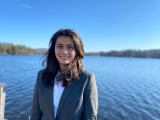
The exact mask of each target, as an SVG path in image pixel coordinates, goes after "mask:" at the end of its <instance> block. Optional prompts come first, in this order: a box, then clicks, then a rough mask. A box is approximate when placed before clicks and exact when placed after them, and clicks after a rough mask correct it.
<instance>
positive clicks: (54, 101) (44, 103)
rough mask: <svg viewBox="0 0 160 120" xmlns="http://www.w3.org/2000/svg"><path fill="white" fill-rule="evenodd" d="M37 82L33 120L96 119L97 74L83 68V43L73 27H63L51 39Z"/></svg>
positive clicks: (32, 113) (32, 112)
mask: <svg viewBox="0 0 160 120" xmlns="http://www.w3.org/2000/svg"><path fill="white" fill-rule="evenodd" d="M46 55H47V57H46V59H45V60H44V61H43V64H42V65H43V66H44V64H45V63H46V67H45V69H43V70H41V71H39V73H38V76H37V81H36V84H35V89H34V95H33V101H32V109H31V118H30V120H96V119H97V111H98V94H97V86H96V81H95V76H94V74H93V73H91V72H89V71H87V70H84V69H82V66H83V64H82V61H81V59H82V58H83V57H84V50H83V43H82V40H81V38H80V37H79V35H78V34H77V33H76V32H75V31H73V30H71V29H60V30H59V31H57V32H56V33H55V34H54V35H53V37H52V38H51V40H50V48H49V50H48V51H47V53H46Z"/></svg>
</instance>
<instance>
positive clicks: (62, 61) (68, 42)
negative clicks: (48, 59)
mask: <svg viewBox="0 0 160 120" xmlns="http://www.w3.org/2000/svg"><path fill="white" fill-rule="evenodd" d="M55 55H56V58H57V60H58V62H59V65H60V68H61V70H62V69H63V67H64V66H65V65H67V64H69V63H71V62H72V61H73V60H74V58H75V56H76V51H75V47H74V43H73V40H72V38H71V37H69V36H60V37H58V38H57V41H56V44H55Z"/></svg>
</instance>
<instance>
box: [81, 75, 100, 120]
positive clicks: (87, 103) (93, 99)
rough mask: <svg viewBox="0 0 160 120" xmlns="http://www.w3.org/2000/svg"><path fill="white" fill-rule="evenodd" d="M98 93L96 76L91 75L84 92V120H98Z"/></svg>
mask: <svg viewBox="0 0 160 120" xmlns="http://www.w3.org/2000/svg"><path fill="white" fill-rule="evenodd" d="M97 112H98V93H97V85H96V81H95V75H94V74H91V76H90V78H89V79H88V82H87V84H86V87H85V91H84V109H83V120H97Z"/></svg>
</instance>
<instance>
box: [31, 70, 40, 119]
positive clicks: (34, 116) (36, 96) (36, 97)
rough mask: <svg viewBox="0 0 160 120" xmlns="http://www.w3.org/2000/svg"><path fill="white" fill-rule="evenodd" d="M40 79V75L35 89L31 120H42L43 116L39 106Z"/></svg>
mask: <svg viewBox="0 0 160 120" xmlns="http://www.w3.org/2000/svg"><path fill="white" fill-rule="evenodd" d="M39 79H40V77H39V73H38V76H37V80H36V84H35V88H34V94H33V101H32V108H31V117H30V120H41V116H42V112H41V110H40V106H39Z"/></svg>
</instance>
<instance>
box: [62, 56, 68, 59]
mask: <svg viewBox="0 0 160 120" xmlns="http://www.w3.org/2000/svg"><path fill="white" fill-rule="evenodd" d="M61 58H62V59H67V58H69V56H61Z"/></svg>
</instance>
